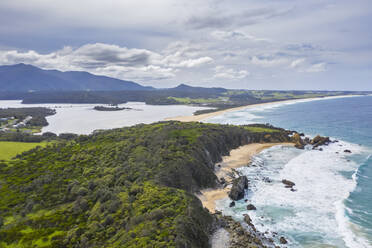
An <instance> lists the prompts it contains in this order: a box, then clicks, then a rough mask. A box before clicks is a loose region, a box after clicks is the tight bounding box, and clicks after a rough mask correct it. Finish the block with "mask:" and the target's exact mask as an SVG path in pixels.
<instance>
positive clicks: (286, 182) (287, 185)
mask: <svg viewBox="0 0 372 248" xmlns="http://www.w3.org/2000/svg"><path fill="white" fill-rule="evenodd" d="M282 183H283V184H285V187H286V188H292V187H293V186H295V185H296V184H295V183H294V182H291V181H289V180H287V179H283V180H282Z"/></svg>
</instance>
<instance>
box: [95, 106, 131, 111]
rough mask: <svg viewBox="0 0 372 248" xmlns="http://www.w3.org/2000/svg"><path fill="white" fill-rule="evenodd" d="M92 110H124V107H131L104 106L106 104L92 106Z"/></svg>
mask: <svg viewBox="0 0 372 248" xmlns="http://www.w3.org/2000/svg"><path fill="white" fill-rule="evenodd" d="M93 109H94V110H97V111H120V110H125V109H128V110H129V109H132V108H125V107H124V108H119V107H118V106H110V107H106V106H95V107H94V108H93Z"/></svg>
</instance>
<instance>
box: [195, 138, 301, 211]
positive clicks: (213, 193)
mask: <svg viewBox="0 0 372 248" xmlns="http://www.w3.org/2000/svg"><path fill="white" fill-rule="evenodd" d="M276 145H284V146H293V145H294V144H293V143H263V144H261V143H253V144H248V145H244V146H241V147H239V148H237V149H234V150H232V151H231V152H230V156H225V157H223V158H222V162H221V163H219V165H220V167H218V170H217V171H216V176H217V177H218V178H221V177H223V178H225V179H226V181H230V180H231V179H229V176H228V174H229V173H230V172H231V170H232V169H236V168H239V167H243V166H247V165H249V163H250V161H251V158H252V156H254V155H255V154H258V153H260V152H261V151H262V150H264V149H267V148H269V147H272V146H276ZM230 188H231V185H228V186H227V187H225V188H217V189H205V190H202V191H201V194H198V195H197V197H198V198H199V199H200V200H201V202H202V203H203V206H204V207H206V208H207V209H208V210H209V211H210V212H211V213H214V212H215V208H216V201H217V200H221V199H224V198H227V197H228V192H229V190H230Z"/></svg>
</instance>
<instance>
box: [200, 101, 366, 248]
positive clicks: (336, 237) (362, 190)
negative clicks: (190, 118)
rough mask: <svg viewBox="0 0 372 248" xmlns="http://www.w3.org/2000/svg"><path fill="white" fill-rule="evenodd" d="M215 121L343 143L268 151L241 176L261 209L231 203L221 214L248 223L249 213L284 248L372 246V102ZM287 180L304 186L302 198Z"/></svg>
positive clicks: (283, 108)
mask: <svg viewBox="0 0 372 248" xmlns="http://www.w3.org/2000/svg"><path fill="white" fill-rule="evenodd" d="M207 122H211V123H229V124H249V123H270V124H272V125H274V126H278V127H283V128H286V129H290V130H296V131H298V132H303V133H305V135H309V136H315V135H317V134H320V135H322V136H330V137H331V139H332V140H338V142H337V143H332V144H330V145H329V146H325V147H323V151H318V150H312V149H310V148H307V149H305V150H299V149H296V148H293V147H283V146H275V147H272V148H269V149H267V150H265V151H263V152H261V153H260V154H258V155H256V156H255V157H254V158H253V159H252V165H253V166H250V167H243V168H240V169H239V170H240V171H241V172H242V173H243V174H245V175H247V176H248V178H249V180H250V185H249V190H248V192H247V194H246V198H247V199H248V202H250V203H252V204H254V205H255V206H256V207H257V210H256V211H247V210H246V205H247V203H246V202H245V201H244V200H241V201H238V202H237V204H236V207H234V208H230V207H229V206H228V205H229V203H230V201H229V200H228V199H225V200H220V201H218V202H217V208H218V209H219V210H221V211H223V212H224V214H227V215H232V216H233V217H235V218H236V219H237V220H240V221H242V220H243V214H246V213H248V214H249V215H250V216H251V218H252V220H253V223H254V224H255V225H256V228H257V229H258V230H260V231H261V232H263V233H265V235H266V236H269V237H272V238H273V239H274V240H275V241H276V243H278V238H279V237H280V236H284V237H285V238H286V239H287V240H288V242H289V244H288V245H287V246H288V247H350V248H359V247H361V248H364V247H372V96H360V97H346V98H333V99H319V100H298V101H295V102H286V103H280V102H279V103H274V104H269V105H262V106H258V107H253V108H247V109H244V110H240V111H236V112H230V113H225V114H223V115H220V116H216V117H213V118H211V119H209V120H207ZM345 150H350V151H351V153H346V152H344V151H345ZM282 179H287V180H290V181H293V182H294V183H296V185H295V189H296V191H295V192H292V191H290V190H289V189H288V188H285V187H284V185H283V184H282V183H281V180H282ZM277 233H278V234H277Z"/></svg>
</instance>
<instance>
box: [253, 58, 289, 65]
mask: <svg viewBox="0 0 372 248" xmlns="http://www.w3.org/2000/svg"><path fill="white" fill-rule="evenodd" d="M251 63H252V64H254V65H259V66H262V67H275V66H281V65H284V64H288V59H287V58H271V57H258V56H253V57H252V58H251Z"/></svg>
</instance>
